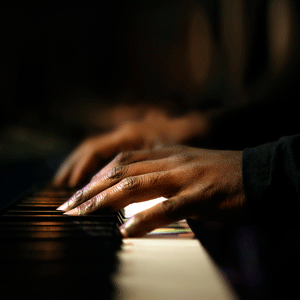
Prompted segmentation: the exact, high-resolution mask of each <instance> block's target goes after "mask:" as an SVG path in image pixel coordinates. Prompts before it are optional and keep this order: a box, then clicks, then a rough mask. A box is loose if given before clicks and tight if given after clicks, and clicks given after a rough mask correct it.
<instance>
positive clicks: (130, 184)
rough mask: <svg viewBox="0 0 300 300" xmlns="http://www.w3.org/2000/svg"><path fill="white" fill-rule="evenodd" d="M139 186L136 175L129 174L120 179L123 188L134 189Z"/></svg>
mask: <svg viewBox="0 0 300 300" xmlns="http://www.w3.org/2000/svg"><path fill="white" fill-rule="evenodd" d="M138 186H139V179H138V178H137V177H136V176H131V177H127V178H125V179H123V180H122V181H121V187H122V189H125V190H129V191H130V190H135V189H137V188H138Z"/></svg>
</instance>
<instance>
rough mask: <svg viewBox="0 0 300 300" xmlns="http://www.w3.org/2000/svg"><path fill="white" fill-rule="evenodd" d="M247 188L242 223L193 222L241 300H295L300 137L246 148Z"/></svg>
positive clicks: (299, 262) (299, 258) (299, 224)
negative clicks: (293, 299)
mask: <svg viewBox="0 0 300 300" xmlns="http://www.w3.org/2000/svg"><path fill="white" fill-rule="evenodd" d="M243 183H244V192H245V196H246V203H247V207H246V210H245V212H244V214H243V216H242V218H239V220H238V221H236V222H235V223H233V222H230V223H217V222H198V221H195V220H188V222H189V224H190V226H191V228H192V230H193V231H194V232H195V235H196V237H197V238H198V239H199V240H200V241H201V243H202V244H203V246H204V247H205V248H206V249H207V251H208V252H209V254H210V255H211V256H212V257H213V259H214V260H215V261H216V263H217V264H218V265H219V267H220V268H221V269H222V270H223V272H224V274H225V275H226V276H227V278H228V280H229V282H230V283H231V284H232V286H233V288H234V289H235V290H236V292H237V293H238V296H239V297H240V298H241V299H272V298H276V299H280V298H282V299H288V298H294V297H295V296H294V293H295V294H296V295H299V291H298V283H299V281H300V275H299V268H300V209H299V206H300V191H299V188H300V135H294V136H287V137H282V138H280V139H279V140H278V141H276V142H272V143H267V144H263V145H261V146H258V147H254V148H246V149H245V150H244V153H243ZM289 296H290V297H289Z"/></svg>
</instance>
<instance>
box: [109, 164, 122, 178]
mask: <svg viewBox="0 0 300 300" xmlns="http://www.w3.org/2000/svg"><path fill="white" fill-rule="evenodd" d="M124 174H125V167H124V166H116V167H113V168H112V169H111V170H110V172H109V175H108V178H109V179H120V178H122V177H123V176H124Z"/></svg>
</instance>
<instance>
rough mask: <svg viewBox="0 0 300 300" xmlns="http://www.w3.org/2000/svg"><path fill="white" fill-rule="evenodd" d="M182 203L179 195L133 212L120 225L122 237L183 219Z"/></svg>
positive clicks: (143, 232)
mask: <svg viewBox="0 0 300 300" xmlns="http://www.w3.org/2000/svg"><path fill="white" fill-rule="evenodd" d="M184 203H185V201H182V199H181V197H180V196H179V197H174V198H170V199H167V200H165V201H162V202H160V203H158V204H156V205H155V206H153V207H151V208H149V209H147V210H144V211H142V212H140V213H137V214H135V215H134V216H133V217H131V218H130V219H129V220H128V221H127V222H126V223H124V224H123V225H122V226H121V227H120V232H121V234H122V235H123V237H124V238H128V237H141V236H144V235H145V234H146V233H148V232H151V231H152V230H154V229H157V228H160V227H164V226H166V225H169V224H171V223H173V222H177V221H180V220H182V219H185V218H187V216H185V215H184V209H182V206H183V205H184Z"/></svg>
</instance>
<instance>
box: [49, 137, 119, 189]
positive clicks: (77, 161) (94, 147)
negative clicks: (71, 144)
mask: <svg viewBox="0 0 300 300" xmlns="http://www.w3.org/2000/svg"><path fill="white" fill-rule="evenodd" d="M115 144H116V142H115V140H114V139H113V138H112V137H110V136H101V137H97V138H90V139H88V140H86V141H85V142H83V143H82V144H81V145H80V146H79V147H78V148H77V149H75V150H74V152H73V154H71V156H70V157H69V158H67V160H66V161H65V162H64V163H63V164H62V166H61V167H60V169H59V170H58V172H57V174H56V175H55V177H54V180H53V184H54V185H55V186H65V185H66V186H69V187H71V188H74V187H76V186H78V185H79V184H80V182H82V181H83V179H85V178H86V177H87V176H88V175H90V174H91V172H93V171H95V169H96V168H97V166H98V165H99V162H100V161H101V159H105V158H107V157H108V156H107V153H110V154H111V155H114V154H115V152H116V149H115V148H116V145H115Z"/></svg>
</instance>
